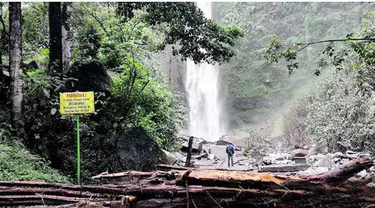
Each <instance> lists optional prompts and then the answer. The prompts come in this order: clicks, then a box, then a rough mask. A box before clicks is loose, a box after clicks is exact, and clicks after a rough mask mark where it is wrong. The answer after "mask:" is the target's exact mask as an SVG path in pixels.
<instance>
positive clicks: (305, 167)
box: [165, 137, 375, 181]
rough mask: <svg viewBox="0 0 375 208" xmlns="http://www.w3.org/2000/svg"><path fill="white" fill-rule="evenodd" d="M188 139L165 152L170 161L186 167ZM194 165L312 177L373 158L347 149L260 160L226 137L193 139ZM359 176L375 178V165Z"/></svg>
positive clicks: (304, 151)
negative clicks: (230, 148) (232, 148)
mask: <svg viewBox="0 0 375 208" xmlns="http://www.w3.org/2000/svg"><path fill="white" fill-rule="evenodd" d="M187 140H188V138H185V139H183V140H182V141H181V144H180V145H179V146H178V148H177V151H174V152H167V151H165V153H166V154H167V156H168V159H169V162H170V163H171V164H174V165H178V166H184V165H185V161H186V155H187V153H186V152H187V149H188V141H187ZM193 141H194V142H193V151H192V152H193V155H192V159H191V161H192V164H193V166H194V167H197V168H200V169H225V170H244V171H259V172H273V173H283V174H287V175H299V176H309V175H316V174H319V173H323V172H326V171H328V170H332V169H335V168H338V167H340V166H342V165H343V164H345V163H347V162H349V161H350V160H353V159H355V158H364V157H371V155H370V154H367V153H361V152H353V151H347V152H345V153H342V152H336V153H328V154H312V153H311V152H310V151H309V150H308V149H295V150H292V151H290V152H281V151H279V152H276V151H274V152H271V153H268V154H265V156H264V157H262V158H261V159H257V160H256V159H253V158H250V157H248V156H247V155H246V154H245V152H246V151H245V144H244V142H243V141H241V140H240V139H239V138H236V137H223V138H221V139H220V140H219V141H217V142H207V141H205V140H203V139H198V138H195V139H194V140H193ZM228 142H232V143H233V144H235V145H236V152H235V155H234V166H232V167H228V160H227V154H226V152H225V148H226V145H227V143H228ZM356 177H358V178H361V179H365V180H374V181H375V167H371V168H369V169H367V170H363V171H362V172H360V173H358V174H357V175H356Z"/></svg>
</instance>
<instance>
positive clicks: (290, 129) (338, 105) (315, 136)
mask: <svg viewBox="0 0 375 208" xmlns="http://www.w3.org/2000/svg"><path fill="white" fill-rule="evenodd" d="M369 18H373V17H372V16H367V17H366V18H365V20H362V22H365V23H370V22H372V25H365V26H364V25H362V26H363V27H365V28H367V27H374V24H373V21H370V20H369ZM366 31H367V29H363V28H362V30H360V32H359V33H358V35H357V36H359V37H366V38H373V37H374V34H372V35H371V34H368V33H367V32H366ZM348 36H351V34H349V35H348ZM373 44H374V43H373V42H371V41H366V40H364V41H347V48H344V49H342V50H341V51H339V52H337V53H336V52H335V48H334V47H333V45H332V44H330V45H328V47H327V48H326V49H325V50H324V51H323V53H326V54H328V56H330V57H333V58H332V61H331V63H332V65H333V66H334V67H335V68H336V69H337V70H341V71H342V70H343V69H347V70H346V71H345V72H346V73H342V72H341V73H336V74H331V75H330V76H328V75H326V77H325V78H324V79H323V80H321V81H319V82H318V83H316V84H315V85H314V87H313V88H311V89H310V91H309V92H307V93H306V96H305V97H303V98H301V99H300V100H299V101H298V103H296V104H295V106H294V107H293V108H292V109H291V110H290V112H289V113H288V114H287V115H286V117H285V123H284V133H285V135H286V137H287V140H288V141H289V143H297V144H298V143H315V144H316V150H317V151H320V152H332V151H341V150H346V149H350V150H357V151H369V152H372V153H373V152H375V149H374V141H373V135H374V133H375V132H374V130H373V129H374V122H375V121H374V119H373V116H372V115H374V108H373V96H374V81H373V77H374V71H373V63H374V59H373V56H372V53H373ZM345 60H346V61H345ZM321 65H327V63H321Z"/></svg>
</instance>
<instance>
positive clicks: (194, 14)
mask: <svg viewBox="0 0 375 208" xmlns="http://www.w3.org/2000/svg"><path fill="white" fill-rule="evenodd" d="M141 8H142V9H144V10H145V11H147V15H146V16H145V20H146V21H147V22H148V23H149V24H151V25H160V24H162V25H163V26H164V27H165V28H166V29H164V32H165V35H166V38H165V40H164V43H163V45H161V46H160V47H159V49H164V47H165V46H166V45H169V44H178V47H173V54H174V55H178V54H179V55H181V56H182V58H183V59H184V60H186V58H190V59H191V60H193V61H194V62H195V63H200V62H204V61H205V62H207V63H222V62H225V61H229V59H230V58H232V57H233V56H234V51H233V50H232V49H231V48H230V46H233V45H234V43H235V40H236V39H237V38H239V37H242V36H243V34H244V33H243V31H242V30H240V29H239V28H238V27H235V26H232V27H227V28H223V27H221V26H219V25H218V24H216V23H214V22H213V21H211V20H208V19H206V18H205V17H204V14H203V12H202V11H201V10H200V9H198V8H197V7H196V5H195V3H192V2H152V3H150V2H148V3H137V4H134V3H121V4H119V5H118V8H117V12H118V14H119V15H121V16H122V17H123V20H125V21H126V20H128V19H129V18H131V17H133V15H134V12H133V9H141Z"/></svg>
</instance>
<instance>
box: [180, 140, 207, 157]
mask: <svg viewBox="0 0 375 208" xmlns="http://www.w3.org/2000/svg"><path fill="white" fill-rule="evenodd" d="M203 142H204V140H203V139H198V138H194V139H193V149H192V150H191V153H192V154H200V153H201V152H202V149H203ZM180 150H181V151H182V152H188V150H189V141H186V142H184V143H183V144H182V145H181V148H180Z"/></svg>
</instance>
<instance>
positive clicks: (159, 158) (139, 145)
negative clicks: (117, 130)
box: [116, 127, 168, 171]
mask: <svg viewBox="0 0 375 208" xmlns="http://www.w3.org/2000/svg"><path fill="white" fill-rule="evenodd" d="M116 145H117V150H118V156H119V159H120V160H121V164H123V165H124V166H125V167H123V168H124V169H126V170H141V171H151V170H154V169H155V165H157V164H165V163H168V158H167V156H166V154H165V153H164V152H163V150H162V149H160V147H159V145H158V144H157V143H156V142H155V141H154V140H153V139H152V138H150V137H149V136H148V135H147V134H146V132H145V131H144V129H143V128H141V127H137V128H134V129H132V130H131V131H129V132H126V133H123V134H122V135H119V137H118V141H117V144H116Z"/></svg>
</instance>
